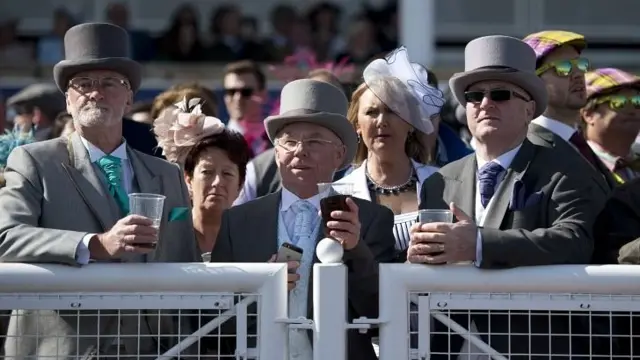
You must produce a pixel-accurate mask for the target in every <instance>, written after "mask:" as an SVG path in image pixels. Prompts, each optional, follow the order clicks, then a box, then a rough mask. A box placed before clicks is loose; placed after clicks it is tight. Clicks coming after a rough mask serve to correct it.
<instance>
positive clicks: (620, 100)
mask: <svg viewBox="0 0 640 360" xmlns="http://www.w3.org/2000/svg"><path fill="white" fill-rule="evenodd" d="M604 103H607V104H608V105H609V108H610V109H611V110H614V111H617V110H620V109H623V108H624V107H626V106H627V105H628V104H631V106H633V107H634V108H636V109H640V95H634V96H624V95H608V96H603V97H600V98H597V99H596V100H595V104H596V105H600V104H604Z"/></svg>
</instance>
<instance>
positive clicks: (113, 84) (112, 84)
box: [69, 77, 131, 93]
mask: <svg viewBox="0 0 640 360" xmlns="http://www.w3.org/2000/svg"><path fill="white" fill-rule="evenodd" d="M69 87H72V88H74V89H76V90H78V91H80V92H81V93H88V92H91V91H93V89H100V90H101V91H105V92H115V91H118V90H122V89H123V88H125V89H130V88H131V87H130V85H129V83H128V82H127V81H126V80H123V79H119V78H115V77H103V78H99V79H94V78H90V77H76V78H73V79H71V80H70V81H69Z"/></svg>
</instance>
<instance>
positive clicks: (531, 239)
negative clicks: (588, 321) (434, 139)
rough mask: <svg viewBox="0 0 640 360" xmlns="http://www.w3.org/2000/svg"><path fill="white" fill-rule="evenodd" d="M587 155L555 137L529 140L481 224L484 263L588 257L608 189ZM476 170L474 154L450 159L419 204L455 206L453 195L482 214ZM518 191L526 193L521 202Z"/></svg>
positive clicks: (581, 260) (429, 182) (523, 263)
mask: <svg viewBox="0 0 640 360" xmlns="http://www.w3.org/2000/svg"><path fill="white" fill-rule="evenodd" d="M583 163H584V162H582V163H580V162H576V161H575V158H574V157H569V156H558V152H557V150H556V149H554V148H553V147H552V146H551V145H550V144H546V143H541V144H539V145H537V144H533V143H532V142H531V141H529V140H528V139H527V140H525V141H524V143H523V144H522V147H521V148H520V150H519V151H518V153H517V155H516V156H515V158H514V159H513V162H512V163H511V166H510V167H509V169H507V172H506V175H505V177H504V180H503V181H502V182H501V184H500V185H499V186H498V189H497V190H496V193H495V195H494V200H493V201H494V205H493V208H492V211H490V212H489V213H488V214H487V216H486V218H485V222H484V226H483V228H481V229H480V233H481V235H482V262H481V266H482V267H484V268H496V267H514V266H526V265H549V264H586V263H588V262H589V260H590V259H591V254H592V251H593V238H592V226H593V223H594V220H595V218H596V216H597V215H598V213H599V211H600V209H602V207H603V206H604V203H605V201H606V198H607V195H606V194H605V192H603V191H602V188H601V181H600V180H599V179H598V178H599V175H598V174H597V173H596V172H595V171H589V172H585V171H584V169H585V167H584V164H583ZM476 172H477V163H476V157H475V154H471V155H468V156H466V157H465V158H462V159H460V160H458V161H454V162H452V163H450V164H448V165H447V166H445V167H443V168H442V169H440V171H439V172H438V173H436V174H434V175H432V176H431V177H429V178H428V179H427V180H426V181H425V183H424V184H423V186H422V194H421V204H420V207H421V208H448V205H447V204H448V203H449V202H452V201H453V202H455V203H456V204H457V205H458V206H459V207H460V208H461V209H462V210H463V211H464V212H465V213H466V214H468V215H470V216H472V217H475V191H476ZM516 183H518V184H517V185H516ZM514 188H516V190H514ZM514 192H521V193H523V194H524V196H523V198H524V200H526V201H524V200H523V201H520V204H515V206H514V204H512V203H513V202H515V201H514V200H512V199H513V198H514ZM515 197H517V196H515Z"/></svg>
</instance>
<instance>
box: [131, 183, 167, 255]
mask: <svg viewBox="0 0 640 360" xmlns="http://www.w3.org/2000/svg"><path fill="white" fill-rule="evenodd" d="M165 198H166V197H165V196H164V195H159V194H146V193H133V194H129V213H130V214H132V215H140V216H144V217H146V218H148V219H150V220H151V221H153V224H152V225H151V226H152V227H154V228H155V229H156V230H160V222H161V221H162V210H163V209H164V199H165ZM138 246H142V247H145V246H146V247H149V246H151V247H156V244H155V243H153V244H138Z"/></svg>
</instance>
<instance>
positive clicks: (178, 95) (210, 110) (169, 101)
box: [149, 83, 218, 119]
mask: <svg viewBox="0 0 640 360" xmlns="http://www.w3.org/2000/svg"><path fill="white" fill-rule="evenodd" d="M185 97H186V98H187V101H189V100H190V99H193V98H200V99H202V101H201V102H200V103H201V104H202V105H201V106H202V112H203V113H204V114H205V115H207V116H216V117H217V115H218V110H217V105H218V104H217V102H216V99H215V96H214V95H213V93H212V92H211V91H210V90H209V89H207V88H205V87H203V86H201V85H199V84H197V83H188V84H178V85H174V86H172V87H170V88H169V89H167V90H166V91H164V92H162V93H161V94H159V95H158V96H156V97H155V99H153V104H152V105H151V111H150V113H149V116H150V117H151V119H156V118H158V116H160V114H161V113H162V110H164V109H166V108H168V107H170V106H173V104H176V103H179V102H181V101H182V100H183V99H184V98H185Z"/></svg>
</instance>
